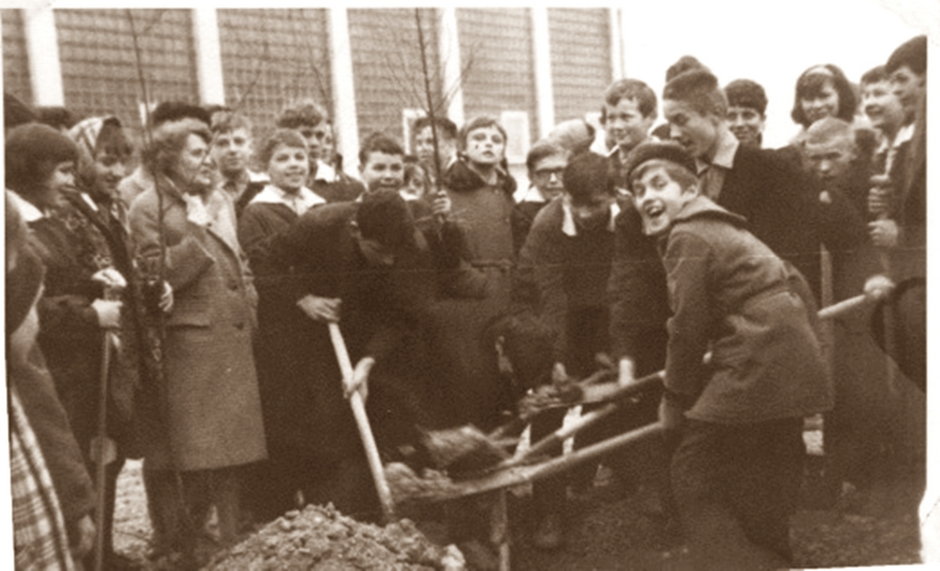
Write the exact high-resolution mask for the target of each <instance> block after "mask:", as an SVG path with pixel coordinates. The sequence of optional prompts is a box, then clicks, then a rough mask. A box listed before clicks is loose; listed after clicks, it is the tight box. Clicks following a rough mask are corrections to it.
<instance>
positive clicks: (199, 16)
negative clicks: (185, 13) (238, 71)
mask: <svg viewBox="0 0 940 571" xmlns="http://www.w3.org/2000/svg"><path fill="white" fill-rule="evenodd" d="M193 40H194V43H195V48H196V77H197V79H198V81H199V101H200V103H202V104H203V105H207V104H218V105H224V104H225V81H224V78H223V76H222V48H221V44H220V43H219V21H218V18H217V17H216V11H215V8H209V7H202V8H193Z"/></svg>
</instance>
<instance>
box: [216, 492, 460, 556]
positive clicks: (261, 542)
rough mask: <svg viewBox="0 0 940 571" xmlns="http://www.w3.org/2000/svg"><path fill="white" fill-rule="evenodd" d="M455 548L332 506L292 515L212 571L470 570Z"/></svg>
mask: <svg viewBox="0 0 940 571" xmlns="http://www.w3.org/2000/svg"><path fill="white" fill-rule="evenodd" d="M465 567H466V564H465V562H464V558H463V554H461V552H460V550H459V549H457V548H456V547H454V546H452V545H451V546H447V547H441V546H438V545H435V544H433V543H431V542H430V541H428V539H427V538H426V537H424V535H422V534H421V532H420V531H418V529H417V527H415V525H414V523H412V522H411V521H410V520H407V519H404V520H401V521H398V522H395V523H392V524H389V525H387V526H385V527H384V528H382V527H378V526H376V525H372V524H366V523H361V522H358V521H356V520H354V519H352V518H349V517H346V516H344V515H342V514H341V513H339V512H338V511H336V510H335V509H334V508H333V507H332V506H327V507H323V506H313V505H311V506H307V507H306V508H305V509H304V510H303V511H297V510H294V511H290V512H287V513H286V514H284V515H283V516H282V517H280V518H278V519H276V520H274V521H273V522H271V523H269V524H268V525H266V526H264V527H263V528H261V529H260V530H259V531H258V532H257V533H255V534H254V535H252V536H250V537H248V538H247V539H245V540H244V541H242V542H241V543H238V544H236V545H234V546H232V547H230V548H229V549H227V550H225V551H223V552H221V553H219V554H218V555H216V556H215V557H214V558H213V559H212V561H211V562H210V563H209V565H208V566H206V569H218V570H221V569H252V570H265V569H272V570H273V569H316V570H321V571H326V570H334V569H336V570H338V569H395V570H406V569H414V570H418V569H420V570H431V569H439V570H446V571H457V570H459V569H465Z"/></svg>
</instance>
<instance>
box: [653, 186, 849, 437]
mask: <svg viewBox="0 0 940 571" xmlns="http://www.w3.org/2000/svg"><path fill="white" fill-rule="evenodd" d="M744 222H745V221H744V220H743V219H742V218H741V217H739V216H735V215H733V214H731V213H730V212H728V211H726V210H724V209H722V208H720V207H718V206H716V205H715V204H714V203H713V202H711V201H710V200H708V199H707V198H704V197H696V198H695V199H693V200H692V201H691V202H689V203H688V204H686V205H685V206H684V207H683V208H682V210H681V211H680V212H679V214H678V216H677V217H676V220H675V223H674V225H673V227H672V229H671V231H670V232H669V234H668V236H666V237H664V238H663V239H662V240H661V242H660V247H661V249H662V250H661V252H662V259H663V265H664V267H665V270H666V275H667V283H668V287H669V300H670V305H671V307H672V310H673V316H672V317H671V318H670V319H669V348H668V353H667V358H666V381H665V384H666V389H667V391H668V393H669V394H670V395H671V396H673V397H674V398H678V399H680V400H681V401H684V402H685V403H686V404H688V405H690V408H689V410H688V412H687V415H688V416H689V418H694V419H696V420H703V421H708V422H717V423H731V424H734V423H748V422H765V421H769V420H776V419H781V418H792V417H802V416H808V415H810V414H814V413H817V412H822V411H825V410H828V409H830V408H831V407H832V398H833V396H832V390H833V389H832V384H831V382H830V381H829V379H828V375H827V373H826V370H825V365H824V362H823V357H822V351H821V349H820V346H819V342H818V339H817V337H816V331H815V327H814V324H815V321H816V318H815V315H814V311H815V307H814V305H813V302H812V300H811V299H807V300H806V301H804V300H803V298H802V297H801V295H800V292H799V291H798V290H797V289H795V288H793V287H792V286H791V283H790V280H791V277H790V270H789V269H788V268H787V266H786V265H785V263H784V262H783V261H782V260H781V259H780V258H779V257H777V256H775V255H774V254H773V252H771V251H770V249H769V248H768V247H767V246H766V245H764V244H763V243H761V242H760V241H759V240H757V239H755V238H754V236H753V235H751V234H750V233H749V232H747V231H746V230H744V229H743V227H744ZM807 295H808V294H807ZM709 348H710V349H711V351H712V359H711V364H710V365H709V366H708V367H707V368H706V367H705V366H704V365H703V364H702V359H703V357H704V356H705V353H706V351H707V350H708V349H709Z"/></svg>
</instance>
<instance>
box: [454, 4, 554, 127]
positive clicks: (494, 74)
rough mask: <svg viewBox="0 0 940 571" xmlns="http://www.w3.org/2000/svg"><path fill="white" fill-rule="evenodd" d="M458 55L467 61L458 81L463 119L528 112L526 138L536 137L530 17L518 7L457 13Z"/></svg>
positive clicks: (470, 10)
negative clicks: (462, 80) (464, 117)
mask: <svg viewBox="0 0 940 571" xmlns="http://www.w3.org/2000/svg"><path fill="white" fill-rule="evenodd" d="M457 27H458V29H459V35H460V55H461V58H462V59H463V61H464V62H466V61H467V58H472V63H471V64H470V70H469V72H468V74H467V77H466V79H465V80H464V82H463V88H464V90H463V96H464V109H465V111H464V115H465V116H466V118H467V119H471V118H473V117H475V116H476V115H481V114H487V115H492V116H495V117H497V118H498V117H499V114H500V112H501V111H525V112H526V113H528V114H529V136H530V137H531V140H532V141H535V140H536V139H537V138H538V133H537V129H538V120H537V119H538V114H537V111H536V100H535V72H534V62H533V57H532V18H531V16H530V14H529V11H528V10H526V9H523V8H513V9H485V10H484V9H459V10H457Z"/></svg>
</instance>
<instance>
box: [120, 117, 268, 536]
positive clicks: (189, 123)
mask: <svg viewBox="0 0 940 571" xmlns="http://www.w3.org/2000/svg"><path fill="white" fill-rule="evenodd" d="M210 138H211V136H210V133H209V130H208V128H206V127H205V126H204V125H203V124H201V123H200V122H198V121H195V120H190V119H183V120H180V121H174V122H170V123H166V124H164V125H161V126H160V127H157V128H156V129H155V130H154V132H153V133H152V135H151V140H150V144H149V145H148V147H147V148H146V149H145V152H144V162H145V165H146V167H147V168H148V170H149V171H150V172H151V174H152V175H153V178H154V181H155V183H156V184H155V187H154V188H152V189H150V190H148V191H146V192H144V193H143V194H141V195H140V196H139V197H137V198H136V199H135V200H134V203H133V204H132V205H131V209H130V214H129V221H130V225H131V233H132V237H133V239H134V241H135V243H136V247H137V253H138V255H139V256H141V257H143V258H144V259H151V260H153V259H159V258H160V256H161V255H164V258H163V261H162V263H163V271H164V273H165V278H166V280H167V281H168V282H169V283H170V285H171V286H172V287H173V291H174V298H175V299H174V307H173V310H172V312H171V313H170V314H169V316H168V317H167V319H166V323H165V325H166V334H165V341H164V346H163V349H164V359H163V366H164V382H165V386H164V387H163V390H162V391H161V392H162V394H161V395H160V398H159V399H158V400H159V401H160V402H159V403H157V405H158V408H159V410H154V411H150V412H151V413H155V414H154V416H156V417H157V418H159V419H160V421H161V424H162V426H160V428H162V429H157V430H153V431H150V432H149V433H146V434H144V435H143V436H142V443H141V444H142V447H143V452H144V458H145V466H146V467H147V470H146V472H149V476H148V478H147V484H148V489H149V490H152V491H153V492H156V493H157V495H160V496H162V497H163V499H165V500H167V501H162V502H153V503H152V504H151V505H156V504H162V505H163V506H171V505H172V504H173V501H172V500H173V498H178V495H177V492H178V491H179V490H178V489H177V486H176V483H175V482H176V479H175V477H174V476H173V471H179V473H180V475H181V476H182V478H181V481H182V484H183V485H182V488H183V489H182V492H183V498H182V500H183V502H185V503H186V504H188V506H187V507H188V509H186V510H180V509H178V508H173V507H170V508H168V509H162V510H161V511H162V512H163V513H160V514H151V517H152V519H153V520H154V523H155V527H156V528H157V529H161V530H162V532H163V533H165V534H166V535H165V536H164V537H163V538H162V539H163V540H164V541H165V542H166V543H167V544H168V545H167V546H168V547H170V548H171V549H174V550H183V551H184V552H185V551H189V549H190V548H191V543H189V542H190V541H191V539H192V537H193V531H194V530H196V529H199V527H198V526H201V524H202V523H203V522H202V520H201V519H200V518H203V517H204V516H205V514H206V511H207V509H208V506H209V504H215V506H216V509H217V510H218V515H219V528H220V532H221V535H222V539H223V541H225V540H227V539H230V538H231V537H232V536H234V534H235V532H236V525H237V522H238V517H239V516H238V511H239V510H238V478H239V475H240V469H239V467H244V466H245V465H246V464H250V463H253V462H257V461H260V460H263V459H264V458H265V456H266V450H265V441H264V428H263V425H262V417H261V403H260V397H259V395H258V382H257V379H256V376H255V363H254V359H253V357H252V335H253V330H254V328H255V307H256V305H257V294H256V293H255V289H254V286H253V284H252V281H251V277H250V274H249V271H248V266H247V260H246V258H245V256H244V254H243V253H242V251H241V248H240V247H239V245H238V241H237V237H236V222H235V209H234V207H233V205H232V203H231V201H230V200H229V199H228V198H227V197H226V196H225V195H224V194H223V193H222V192H220V191H219V190H218V189H215V188H213V187H212V176H211V175H212V164H211V159H210V158H209V156H208V144H209V141H210ZM161 243H162V244H161ZM156 265H159V263H158V264H156ZM157 489H159V490H161V491H160V492H157ZM187 512H188V515H187ZM194 525H195V526H197V527H193V526H194ZM184 547H186V549H182V548H184Z"/></svg>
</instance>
